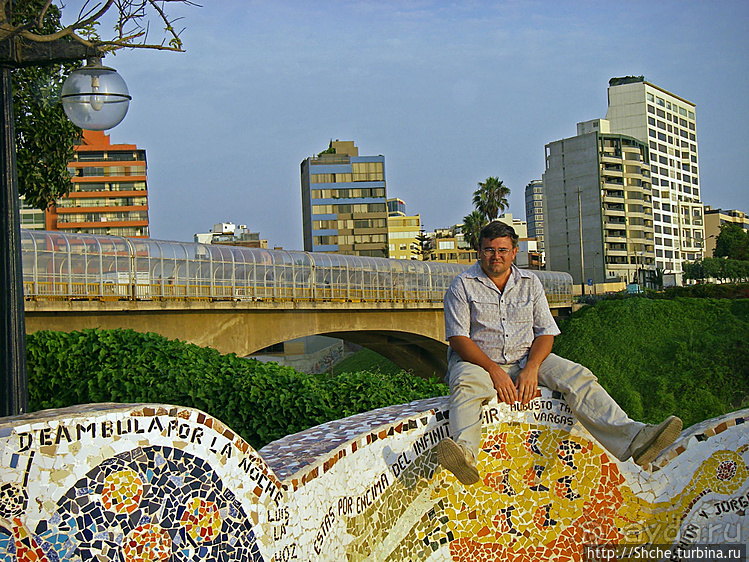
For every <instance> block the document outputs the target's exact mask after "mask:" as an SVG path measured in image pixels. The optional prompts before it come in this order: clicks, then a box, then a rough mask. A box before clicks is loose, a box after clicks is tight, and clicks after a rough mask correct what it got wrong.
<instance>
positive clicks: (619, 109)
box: [606, 76, 705, 275]
mask: <svg viewBox="0 0 749 562" xmlns="http://www.w3.org/2000/svg"><path fill="white" fill-rule="evenodd" d="M606 119H607V120H608V121H609V123H610V128H611V133H615V134H621V135H627V136H630V137H634V138H637V139H639V140H641V141H643V142H646V143H648V146H649V149H650V168H651V170H650V171H651V175H652V198H653V228H654V246H655V266H656V267H657V268H660V269H664V270H666V271H672V272H675V273H676V274H677V275H679V274H680V273H681V270H682V262H684V261H694V260H695V259H700V258H701V257H702V256H703V253H704V240H705V231H704V222H703V214H704V212H703V207H702V199H701V194H700V182H699V176H700V175H699V162H698V156H697V122H696V114H695V105H694V104H693V103H692V102H689V101H687V100H685V99H683V98H680V97H679V96H677V95H675V94H672V93H670V92H668V91H666V90H664V89H662V88H659V87H658V86H655V85H654V84H651V83H650V82H646V81H645V79H644V77H642V76H628V77H624V78H612V79H611V80H610V81H609V89H608V111H607V113H606Z"/></svg>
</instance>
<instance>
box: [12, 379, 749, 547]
mask: <svg viewBox="0 0 749 562" xmlns="http://www.w3.org/2000/svg"><path fill="white" fill-rule="evenodd" d="M445 407H446V399H445V398H435V399H430V400H423V401H419V402H414V403H411V404H406V405H403V406H394V407H390V408H383V409H381V410H376V411H374V412H369V413H367V414H360V415H358V416H353V417H351V418H347V419H345V420H338V421H335V422H330V423H328V424H324V425H321V426H318V427H315V428H313V429H310V430H307V431H305V432H302V433H299V434H296V435H292V436H289V437H286V438H284V439H282V440H279V441H277V442H274V443H271V444H270V445H268V446H266V447H265V448H263V449H262V450H261V451H260V453H259V454H258V452H256V451H254V450H253V449H252V448H251V447H249V446H248V445H247V444H246V443H245V442H244V441H243V440H242V439H241V438H240V437H239V436H237V435H235V434H234V433H233V432H232V431H231V429H229V428H227V427H226V426H224V425H223V424H222V423H221V422H220V421H218V420H216V419H213V418H211V417H210V416H207V415H206V414H204V413H202V412H199V411H197V410H190V409H185V408H178V407H172V406H158V405H146V406H144V405H135V406H120V405H113V404H109V405H95V406H86V407H78V408H72V409H67V410H51V411H47V412H39V413H35V414H30V415H27V416H22V417H18V418H0V560H2V561H9V562H10V561H13V562H15V561H31V560H34V561H40V562H41V561H49V562H52V561H61V560H76V561H78V560H80V561H83V560H95V561H105V560H116V561H122V562H125V561H135V560H139V561H141V560H145V561H161V560H164V561H166V560H170V561H187V560H195V561H202V560H205V561H209V560H211V561H213V560H222V561H230V560H232V561H233V560H237V561H267V562H281V561H284V562H285V561H291V560H303V561H308V560H315V561H317V560H329V561H336V562H337V561H344V560H350V561H361V560H372V561H393V562H401V561H406V560H413V561H416V560H419V561H427V562H436V561H466V562H467V561H493V560H516V561H531V560H565V561H578V560H579V561H582V560H586V559H590V558H586V557H585V556H584V550H583V545H584V544H586V543H587V544H601V543H606V544H618V545H626V544H628V545H640V544H661V545H685V546H688V545H694V544H704V543H713V544H714V543H731V544H733V543H738V544H741V545H746V543H747V542H748V541H749V517H747V513H746V512H747V509H748V508H749V478H748V477H749V469H748V468H747V461H749V432H748V431H747V429H746V428H747V427H749V425H745V424H746V422H748V421H749V410H744V411H741V412H736V413H734V414H730V415H728V416H724V417H722V418H719V419H715V420H711V421H709V422H704V423H702V424H699V425H697V426H694V427H692V428H689V429H688V430H685V431H684V432H683V433H682V435H681V437H680V439H679V440H678V441H677V443H675V444H674V445H673V446H672V447H671V448H670V449H668V450H667V451H665V452H664V454H662V455H661V457H659V458H658V459H656V461H655V462H654V463H653V465H652V466H650V467H647V470H642V469H640V468H639V467H637V466H635V465H634V464H633V463H631V462H624V463H622V462H619V461H617V460H616V459H614V458H613V457H611V456H609V455H608V454H607V453H606V452H605V451H604V450H603V449H601V447H600V446H599V445H598V444H597V443H595V442H594V441H592V440H591V438H590V436H589V435H588V434H587V433H586V432H585V431H584V430H583V429H582V428H581V427H580V426H579V424H577V423H576V422H575V420H574V418H573V417H572V416H571V414H570V411H569V409H568V408H567V406H566V404H565V403H564V401H563V400H560V399H559V397H558V396H555V395H554V394H552V393H551V392H549V391H546V390H545V389H544V390H543V392H542V394H541V397H540V398H538V399H536V400H535V401H533V402H532V403H531V404H530V405H529V407H527V408H511V407H508V406H506V405H504V404H496V403H494V404H489V405H488V406H487V407H486V408H485V410H484V432H485V434H484V442H483V450H482V452H481V453H480V457H479V470H480V473H481V477H482V480H481V482H479V484H477V485H475V486H470V487H464V486H462V485H461V484H460V483H458V482H457V481H456V480H455V479H454V478H453V477H452V475H451V474H450V473H448V472H447V471H444V470H442V469H441V468H440V467H439V466H438V465H437V462H436V454H435V452H434V446H435V444H436V443H437V442H438V441H439V440H440V439H441V438H443V437H445V436H447V435H448V426H447V420H446V418H445V412H444V409H445ZM649 559H653V558H649Z"/></svg>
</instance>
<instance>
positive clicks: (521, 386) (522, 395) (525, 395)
mask: <svg viewBox="0 0 749 562" xmlns="http://www.w3.org/2000/svg"><path fill="white" fill-rule="evenodd" d="M515 387H516V388H517V393H518V400H520V402H522V403H523V404H527V403H528V402H530V401H531V400H533V399H534V398H535V397H536V392H538V367H535V366H532V365H526V366H525V367H524V368H523V370H522V371H520V372H519V373H518V376H517V378H516V379H515Z"/></svg>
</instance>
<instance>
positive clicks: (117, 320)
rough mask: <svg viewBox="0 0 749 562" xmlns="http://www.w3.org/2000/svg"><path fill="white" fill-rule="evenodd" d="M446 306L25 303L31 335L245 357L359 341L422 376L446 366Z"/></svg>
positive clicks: (280, 303) (145, 302)
mask: <svg viewBox="0 0 749 562" xmlns="http://www.w3.org/2000/svg"><path fill="white" fill-rule="evenodd" d="M444 326H445V324H444V319H443V316H442V304H441V303H418V304H417V303H403V302H401V303H395V302H393V303H363V302H262V301H220V302H211V301H205V300H162V301H95V300H90V301H89V300H80V301H77V300H51V301H31V300H30V301H27V302H26V331H27V333H33V332H36V331H39V330H56V331H64V332H69V331H74V330H83V329H87V328H100V329H114V328H126V329H133V330H136V331H138V332H154V333H157V334H160V335H162V336H165V337H167V338H170V339H179V340H182V341H187V342H189V343H194V344H196V345H200V346H208V347H212V348H214V349H216V350H218V351H220V352H221V353H236V354H237V355H239V356H246V355H250V354H252V353H255V352H257V351H260V350H261V349H264V348H266V347H268V346H271V345H274V344H277V343H281V342H284V341H287V340H291V339H295V338H300V337H303V336H311V335H326V336H330V337H334V338H339V339H342V340H346V341H350V342H353V343H356V344H359V345H361V346H363V347H366V348H368V349H371V350H373V351H375V352H377V353H379V354H380V355H382V356H383V357H386V358H387V359H389V360H391V361H393V362H394V363H396V364H397V365H400V366H401V367H403V368H404V369H406V370H411V371H413V373H414V374H416V375H418V376H422V377H431V376H434V375H435V374H436V375H438V376H442V375H443V374H444V372H445V370H446V369H447V361H446V353H447V345H446V343H445V341H444V333H445V330H444Z"/></svg>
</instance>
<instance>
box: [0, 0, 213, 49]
mask: <svg viewBox="0 0 749 562" xmlns="http://www.w3.org/2000/svg"><path fill="white" fill-rule="evenodd" d="M169 2H173V3H180V4H183V5H186V6H196V7H199V5H198V4H196V3H195V2H193V1H192V0H102V1H97V2H88V1H87V2H85V3H84V5H83V6H82V7H81V9H80V10H79V12H78V17H77V18H76V19H75V21H74V22H73V23H71V24H69V25H67V26H66V27H64V28H62V29H60V30H59V31H56V32H54V33H40V32H39V31H38V30H39V29H41V28H42V25H41V24H42V21H43V19H44V17H45V15H46V13H47V12H48V10H49V8H50V6H51V5H52V0H46V1H45V2H44V3H43V5H42V6H41V7H40V9H39V14H38V18H35V21H36V22H37V23H36V25H32V24H16V23H14V22H13V18H12V13H10V12H12V2H11V1H10V0H0V41H6V40H8V39H11V38H13V37H22V38H23V39H25V40H28V41H33V42H36V43H48V42H52V41H57V40H59V39H62V38H63V37H70V38H72V39H74V40H75V41H78V42H79V43H82V44H84V45H86V46H88V47H92V48H95V49H99V50H101V51H104V52H106V51H114V50H117V49H122V48H138V49H157V50H165V51H183V50H184V49H183V44H182V40H181V39H180V35H181V34H182V32H183V31H184V28H182V29H179V30H177V29H176V28H175V24H176V23H177V22H178V21H180V20H181V19H182V18H170V17H169V15H168V14H167V12H166V10H165V7H164V6H165V4H167V3H169ZM112 9H114V10H115V11H116V24H115V28H114V37H112V38H110V39H102V38H100V37H99V33H98V30H97V26H98V25H100V20H101V18H102V17H104V16H105V14H107V13H108V12H110V10H112ZM151 19H155V20H158V21H160V22H161V24H162V25H163V33H164V36H165V37H164V39H163V40H162V41H161V43H154V42H149V41H148V35H149V33H150V29H151V26H150V23H151Z"/></svg>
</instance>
